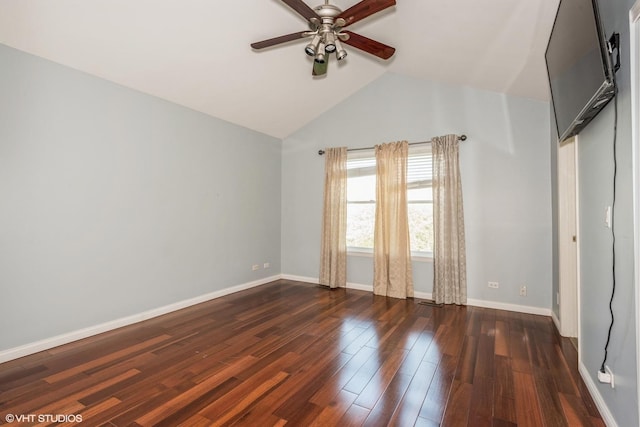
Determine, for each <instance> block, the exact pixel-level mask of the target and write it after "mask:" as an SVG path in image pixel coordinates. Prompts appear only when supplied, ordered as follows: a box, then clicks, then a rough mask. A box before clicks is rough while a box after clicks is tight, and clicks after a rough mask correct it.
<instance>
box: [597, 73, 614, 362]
mask: <svg viewBox="0 0 640 427" xmlns="http://www.w3.org/2000/svg"><path fill="white" fill-rule="evenodd" d="M613 87H614V91H615V93H614V95H613V96H614V100H613V102H614V104H613V111H614V120H613V121H614V123H613V200H612V202H611V246H612V248H611V263H612V265H611V275H612V280H611V283H612V284H611V298H610V299H609V313H610V314H611V323H610V324H609V331H608V332H607V342H606V344H605V345H604V359H603V360H602V365H601V366H600V372H602V373H604V372H605V367H604V366H605V364H606V363H607V356H608V350H609V342H610V341H611V331H612V329H613V323H614V320H615V318H614V316H613V297H614V296H615V294H616V229H615V222H614V221H615V211H616V181H617V180H616V178H617V175H618V158H617V153H616V146H617V141H618V85H617V84H616V79H615V72H614V73H613Z"/></svg>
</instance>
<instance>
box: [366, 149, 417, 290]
mask: <svg viewBox="0 0 640 427" xmlns="http://www.w3.org/2000/svg"><path fill="white" fill-rule="evenodd" d="M375 153H376V219H375V228H374V243H373V292H374V293H375V294H376V295H383V296H389V297H393V298H402V299H404V298H407V297H413V277H412V274H411V249H410V247H409V220H408V213H407V158H408V156H409V144H408V142H407V141H401V142H393V143H388V144H382V145H376V147H375Z"/></svg>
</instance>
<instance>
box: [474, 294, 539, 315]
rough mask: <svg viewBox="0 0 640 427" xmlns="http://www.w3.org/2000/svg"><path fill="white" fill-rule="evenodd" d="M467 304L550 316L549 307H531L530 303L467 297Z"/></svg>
mask: <svg viewBox="0 0 640 427" xmlns="http://www.w3.org/2000/svg"><path fill="white" fill-rule="evenodd" d="M467 304H469V305H473V306H475V307H484V308H493V309H495V310H505V311H515V312H517V313H525V314H537V315H539V316H551V309H550V308H542V307H533V306H530V305H519V304H509V303H506V302H498V301H486V300H481V299H473V298H469V299H467Z"/></svg>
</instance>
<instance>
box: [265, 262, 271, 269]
mask: <svg viewBox="0 0 640 427" xmlns="http://www.w3.org/2000/svg"><path fill="white" fill-rule="evenodd" d="M263 267H264V268H269V267H271V264H269V263H268V262H265V263H264V266H263Z"/></svg>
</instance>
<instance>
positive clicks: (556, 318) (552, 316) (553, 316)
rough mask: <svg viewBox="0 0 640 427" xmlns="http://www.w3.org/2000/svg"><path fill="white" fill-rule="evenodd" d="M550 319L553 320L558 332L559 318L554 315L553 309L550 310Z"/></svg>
mask: <svg viewBox="0 0 640 427" xmlns="http://www.w3.org/2000/svg"><path fill="white" fill-rule="evenodd" d="M551 319H552V320H553V323H554V324H555V325H556V329H557V330H558V333H560V319H558V316H556V313H554V312H553V310H551Z"/></svg>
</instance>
